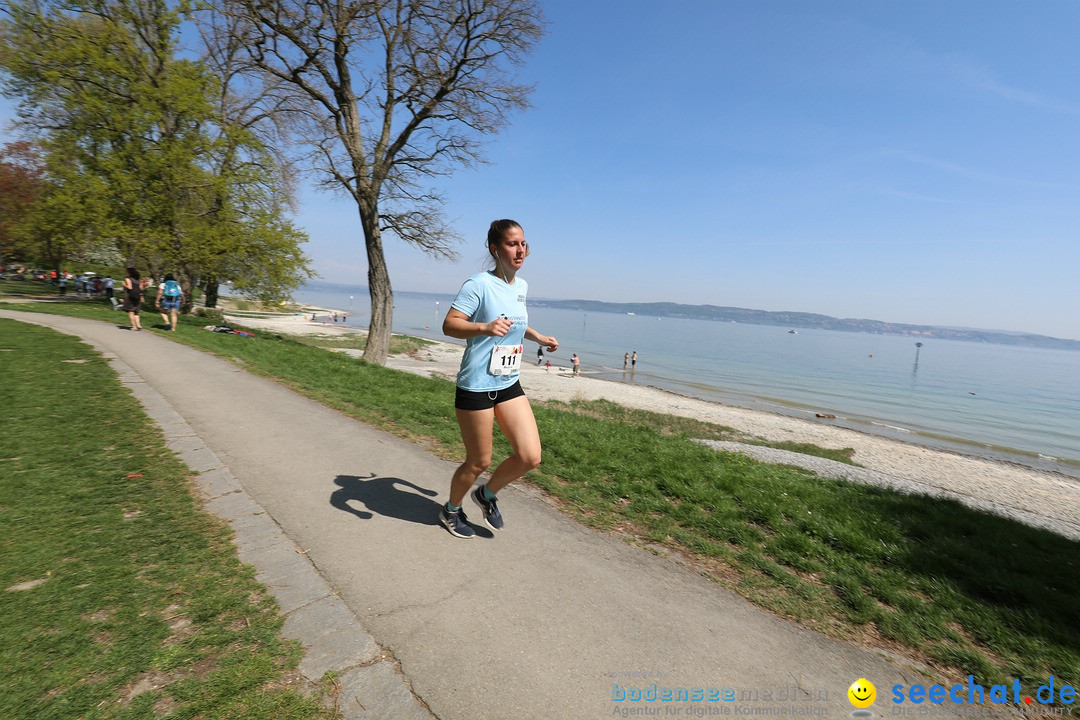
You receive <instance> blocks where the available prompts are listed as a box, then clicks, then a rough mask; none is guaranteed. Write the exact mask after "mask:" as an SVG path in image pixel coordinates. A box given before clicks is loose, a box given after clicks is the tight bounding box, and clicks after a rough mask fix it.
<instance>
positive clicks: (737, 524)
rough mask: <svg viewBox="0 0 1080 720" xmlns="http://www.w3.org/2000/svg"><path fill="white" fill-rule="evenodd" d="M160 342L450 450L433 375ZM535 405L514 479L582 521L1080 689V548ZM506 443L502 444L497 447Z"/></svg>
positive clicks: (873, 635) (942, 657)
mask: <svg viewBox="0 0 1080 720" xmlns="http://www.w3.org/2000/svg"><path fill="white" fill-rule="evenodd" d="M66 311H67V310H66V307H65V312H66ZM170 337H171V338H174V339H176V340H177V341H179V342H184V343H186V344H189V345H193V346H195V347H199V348H202V349H204V350H207V351H210V352H213V353H215V354H218V355H220V356H222V357H225V358H228V359H231V360H232V361H234V362H236V363H238V364H240V365H241V366H243V367H245V368H246V369H248V370H250V371H252V372H255V373H258V374H262V375H265V376H267V377H273V378H277V379H278V380H280V381H282V382H284V383H286V384H288V385H290V386H291V387H293V388H295V389H297V390H298V391H300V392H302V393H305V394H307V395H309V396H311V397H313V398H316V399H318V400H320V401H321V402H324V403H326V404H327V405H330V406H332V407H335V408H338V409H340V410H342V411H343V412H346V413H348V414H350V415H352V416H353V417H356V418H358V419H360V420H363V421H364V422H367V423H370V424H372V425H375V426H378V427H382V428H385V429H389V430H391V431H393V432H396V433H398V434H399V435H402V436H404V437H408V438H412V439H413V440H415V441H417V442H419V443H421V444H423V445H424V447H426V448H428V449H430V450H432V451H434V452H436V453H438V454H440V455H442V456H444V457H448V458H460V457H461V452H462V451H461V448H460V439H459V433H458V428H457V425H456V423H455V420H454V416H453V413H452V411H451V409H450V408H451V405H452V401H451V398H452V386H451V384H450V383H449V382H447V381H444V380H439V379H433V378H422V377H417V376H414V375H411V374H408V373H401V372H396V371H393V370H389V369H387V368H383V367H379V366H375V365H368V364H366V363H364V362H362V361H357V360H353V359H351V358H347V357H344V356H341V355H337V354H333V353H327V352H325V351H322V350H320V349H318V348H315V347H310V346H305V345H303V344H301V343H299V342H296V341H295V340H292V339H289V338H284V337H276V336H267V335H260V336H259V337H257V338H255V339H243V338H238V337H235V336H230V335H215V334H213V333H208V332H198V331H194V330H190V331H189V330H187V328H185V327H182V328H181V332H178V333H174V334H172V335H171V336H170ZM433 408H436V409H437V408H445V411H444V412H442V411H434V412H433ZM536 415H537V420H538V422H539V424H540V430H541V437H542V439H543V442H544V464H543V465H542V466H541V468H540V469H539V470H538V471H537V472H534V473H531V474H530V476H529V479H530V480H531V481H532V482H534V483H535V484H537V485H538V486H540V487H541V488H543V489H544V490H545V491H547V492H548V493H549V494H550V495H551V496H552V497H554V498H556V499H557V500H558V502H559V503H560V504H561V505H562V506H563V507H564V509H565V510H566V511H567V512H569V513H571V514H572V515H574V516H576V517H577V518H579V519H580V520H582V521H583V522H585V523H587V524H589V525H592V526H594V527H597V528H601V529H604V530H609V531H610V530H616V531H619V532H623V533H626V534H628V535H629V536H631V537H634V538H639V539H640V541H644V542H651V543H658V544H661V545H665V546H669V547H673V548H678V549H680V550H683V551H685V552H687V553H689V554H691V556H692V557H693V558H695V559H696V562H697V563H699V566H700V567H701V568H703V570H705V571H707V572H709V573H711V574H712V576H713V577H715V578H716V579H717V580H718V581H719V582H722V583H724V584H726V585H728V586H729V587H732V588H733V589H735V590H737V591H738V592H740V593H742V594H743V595H744V596H745V597H747V598H749V599H751V600H753V601H754V602H756V603H759V604H760V605H762V606H764V607H767V608H769V609H771V610H773V611H775V612H777V613H779V614H781V615H783V616H786V617H791V618H794V619H797V620H799V621H801V622H803V623H806V624H807V625H809V626H812V627H814V628H817V629H819V630H821V631H823V632H826V633H828V634H830V635H833V636H836V637H841V638H854V639H859V640H862V641H864V642H869V643H873V644H881V645H884V646H887V647H893V648H897V649H900V650H901V651H904V652H907V653H909V654H912V655H913V656H915V657H917V658H919V659H921V660H923V661H924V662H927V663H929V664H930V665H931V666H936V667H938V668H939V669H940V670H941V671H942V672H943V673H946V674H952V675H954V676H955V675H966V674H967V673H969V672H970V673H971V674H974V675H975V676H976V678H977V680H978V681H979V682H981V683H983V684H984V685H989V684H994V683H995V682H1000V681H1004V680H1005V679H1007V678H1012V677H1017V678H1019V679H1020V680H1021V681H1022V682H1023V683H1024V685H1025V687H1026V688H1029V689H1031V690H1033V689H1034V688H1035V687H1037V685H1039V684H1042V683H1044V682H1047V681H1048V680H1049V678H1050V676H1051V675H1053V676H1054V677H1055V682H1056V683H1057V684H1058V685H1061V684H1071V685H1073V686H1075V685H1077V684H1078V682H1080V622H1077V621H1078V619H1080V611H1078V607H1080V604H1078V600H1077V598H1078V597H1080V543H1076V542H1073V541H1069V540H1066V539H1064V538H1061V537H1060V536H1057V535H1055V534H1052V533H1049V532H1046V531H1042V530H1036V529H1033V528H1029V527H1027V526H1025V525H1022V524H1019V523H1017V522H1013V521H1010V520H1007V519H1003V518H999V517H997V516H993V515H989V514H985V513H981V512H977V511H974V510H970V509H968V508H965V507H964V506H962V505H960V504H958V503H955V502H950V501H944V500H939V499H931V498H927V497H913V496H905V495H900V494H897V493H894V492H891V491H888V490H883V489H878V488H873V487H866V486H861V485H856V484H853V483H848V482H845V481H841V480H835V479H827V478H821V477H818V476H817V475H815V474H813V473H810V472H808V471H803V470H800V469H797V468H792V467H788V466H778V465H769V464H765V463H761V462H758V461H755V460H753V459H750V458H748V457H746V456H743V455H739V454H733V453H718V452H715V451H712V450H710V449H708V448H705V447H702V446H701V445H699V444H697V443H695V442H693V440H694V438H698V437H728V438H730V437H731V433H732V432H733V431H731V430H730V429H726V428H720V427H717V426H708V425H705V424H702V423H695V422H693V421H688V420H684V419H680V418H674V417H667V416H662V415H656V414H654V413H643V412H638V411H630V410H626V409H623V408H619V407H618V406H613V405H611V404H610V403H569V404H559V403H547V404H544V403H537V404H536ZM735 439H742V438H739V437H738V436H737V434H736V435H735ZM507 451H508V447H507V446H506V444H505V442H504V441H503V440H502V439H501V437H500V438H499V439H498V440H497V443H496V455H498V454H499V453H505V452H507ZM841 454H842V455H843V454H844V453H841ZM839 459H843V457H841V458H839Z"/></svg>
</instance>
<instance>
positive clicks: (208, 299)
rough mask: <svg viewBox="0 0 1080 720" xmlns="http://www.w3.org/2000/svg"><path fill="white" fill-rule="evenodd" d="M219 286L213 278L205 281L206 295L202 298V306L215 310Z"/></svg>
mask: <svg viewBox="0 0 1080 720" xmlns="http://www.w3.org/2000/svg"><path fill="white" fill-rule="evenodd" d="M220 288H221V285H220V284H219V283H218V281H217V280H215V279H214V278H210V279H208V280H207V281H206V287H205V290H206V295H205V296H204V298H203V305H205V306H206V307H208V308H216V307H217V301H218V290H219V289H220Z"/></svg>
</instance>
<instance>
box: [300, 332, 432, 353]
mask: <svg viewBox="0 0 1080 720" xmlns="http://www.w3.org/2000/svg"><path fill="white" fill-rule="evenodd" d="M292 339H293V340H295V341H296V342H298V343H300V344H301V345H311V346H313V347H321V348H330V349H334V350H340V349H348V350H363V349H364V345H365V344H366V343H367V333H364V332H355V333H348V334H346V335H296V336H293V338H292ZM434 344H435V343H433V342H432V341H430V340H425V339H424V338H418V337H412V336H411V335H391V336H390V354H391V355H402V354H405V353H410V352H413V351H415V350H419V349H420V348H424V347H428V346H431V345H434Z"/></svg>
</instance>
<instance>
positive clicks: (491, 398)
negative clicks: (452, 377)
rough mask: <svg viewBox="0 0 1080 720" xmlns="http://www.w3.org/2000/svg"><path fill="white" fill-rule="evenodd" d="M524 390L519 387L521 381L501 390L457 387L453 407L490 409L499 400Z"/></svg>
mask: <svg viewBox="0 0 1080 720" xmlns="http://www.w3.org/2000/svg"><path fill="white" fill-rule="evenodd" d="M524 394H525V391H524V390H522V389H521V382H520V381H519V382H516V383H514V384H513V385H511V386H510V387H508V388H505V389H503V390H481V391H479V392H473V391H472V390H462V389H461V388H458V389H457V395H455V396H454V407H455V408H457V409H458V410H490V409H492V408H493V407H495V406H496V405H498V404H499V403H501V402H506V401H507V400H513V399H514V398H516V397H521V396H523V395H524Z"/></svg>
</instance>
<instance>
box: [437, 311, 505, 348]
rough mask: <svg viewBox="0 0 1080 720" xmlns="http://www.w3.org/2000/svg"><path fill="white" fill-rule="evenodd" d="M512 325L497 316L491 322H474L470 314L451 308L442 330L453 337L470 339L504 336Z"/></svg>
mask: <svg viewBox="0 0 1080 720" xmlns="http://www.w3.org/2000/svg"><path fill="white" fill-rule="evenodd" d="M511 325H513V323H512V322H510V321H509V320H508V319H507V318H504V317H499V318H495V319H494V320H492V321H491V322H489V323H478V322H473V321H472V320H470V319H469V316H468V315H466V314H465V313H463V312H461V311H460V310H458V309H457V308H450V310H449V312H447V313H446V319H445V320H443V324H442V331H443V334H444V335H449V336H450V337H452V338H457V339H459V340H468V339H469V338H474V337H479V336H481V335H492V336H494V337H502V336H503V335H506V333H508V332H510V326H511Z"/></svg>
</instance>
